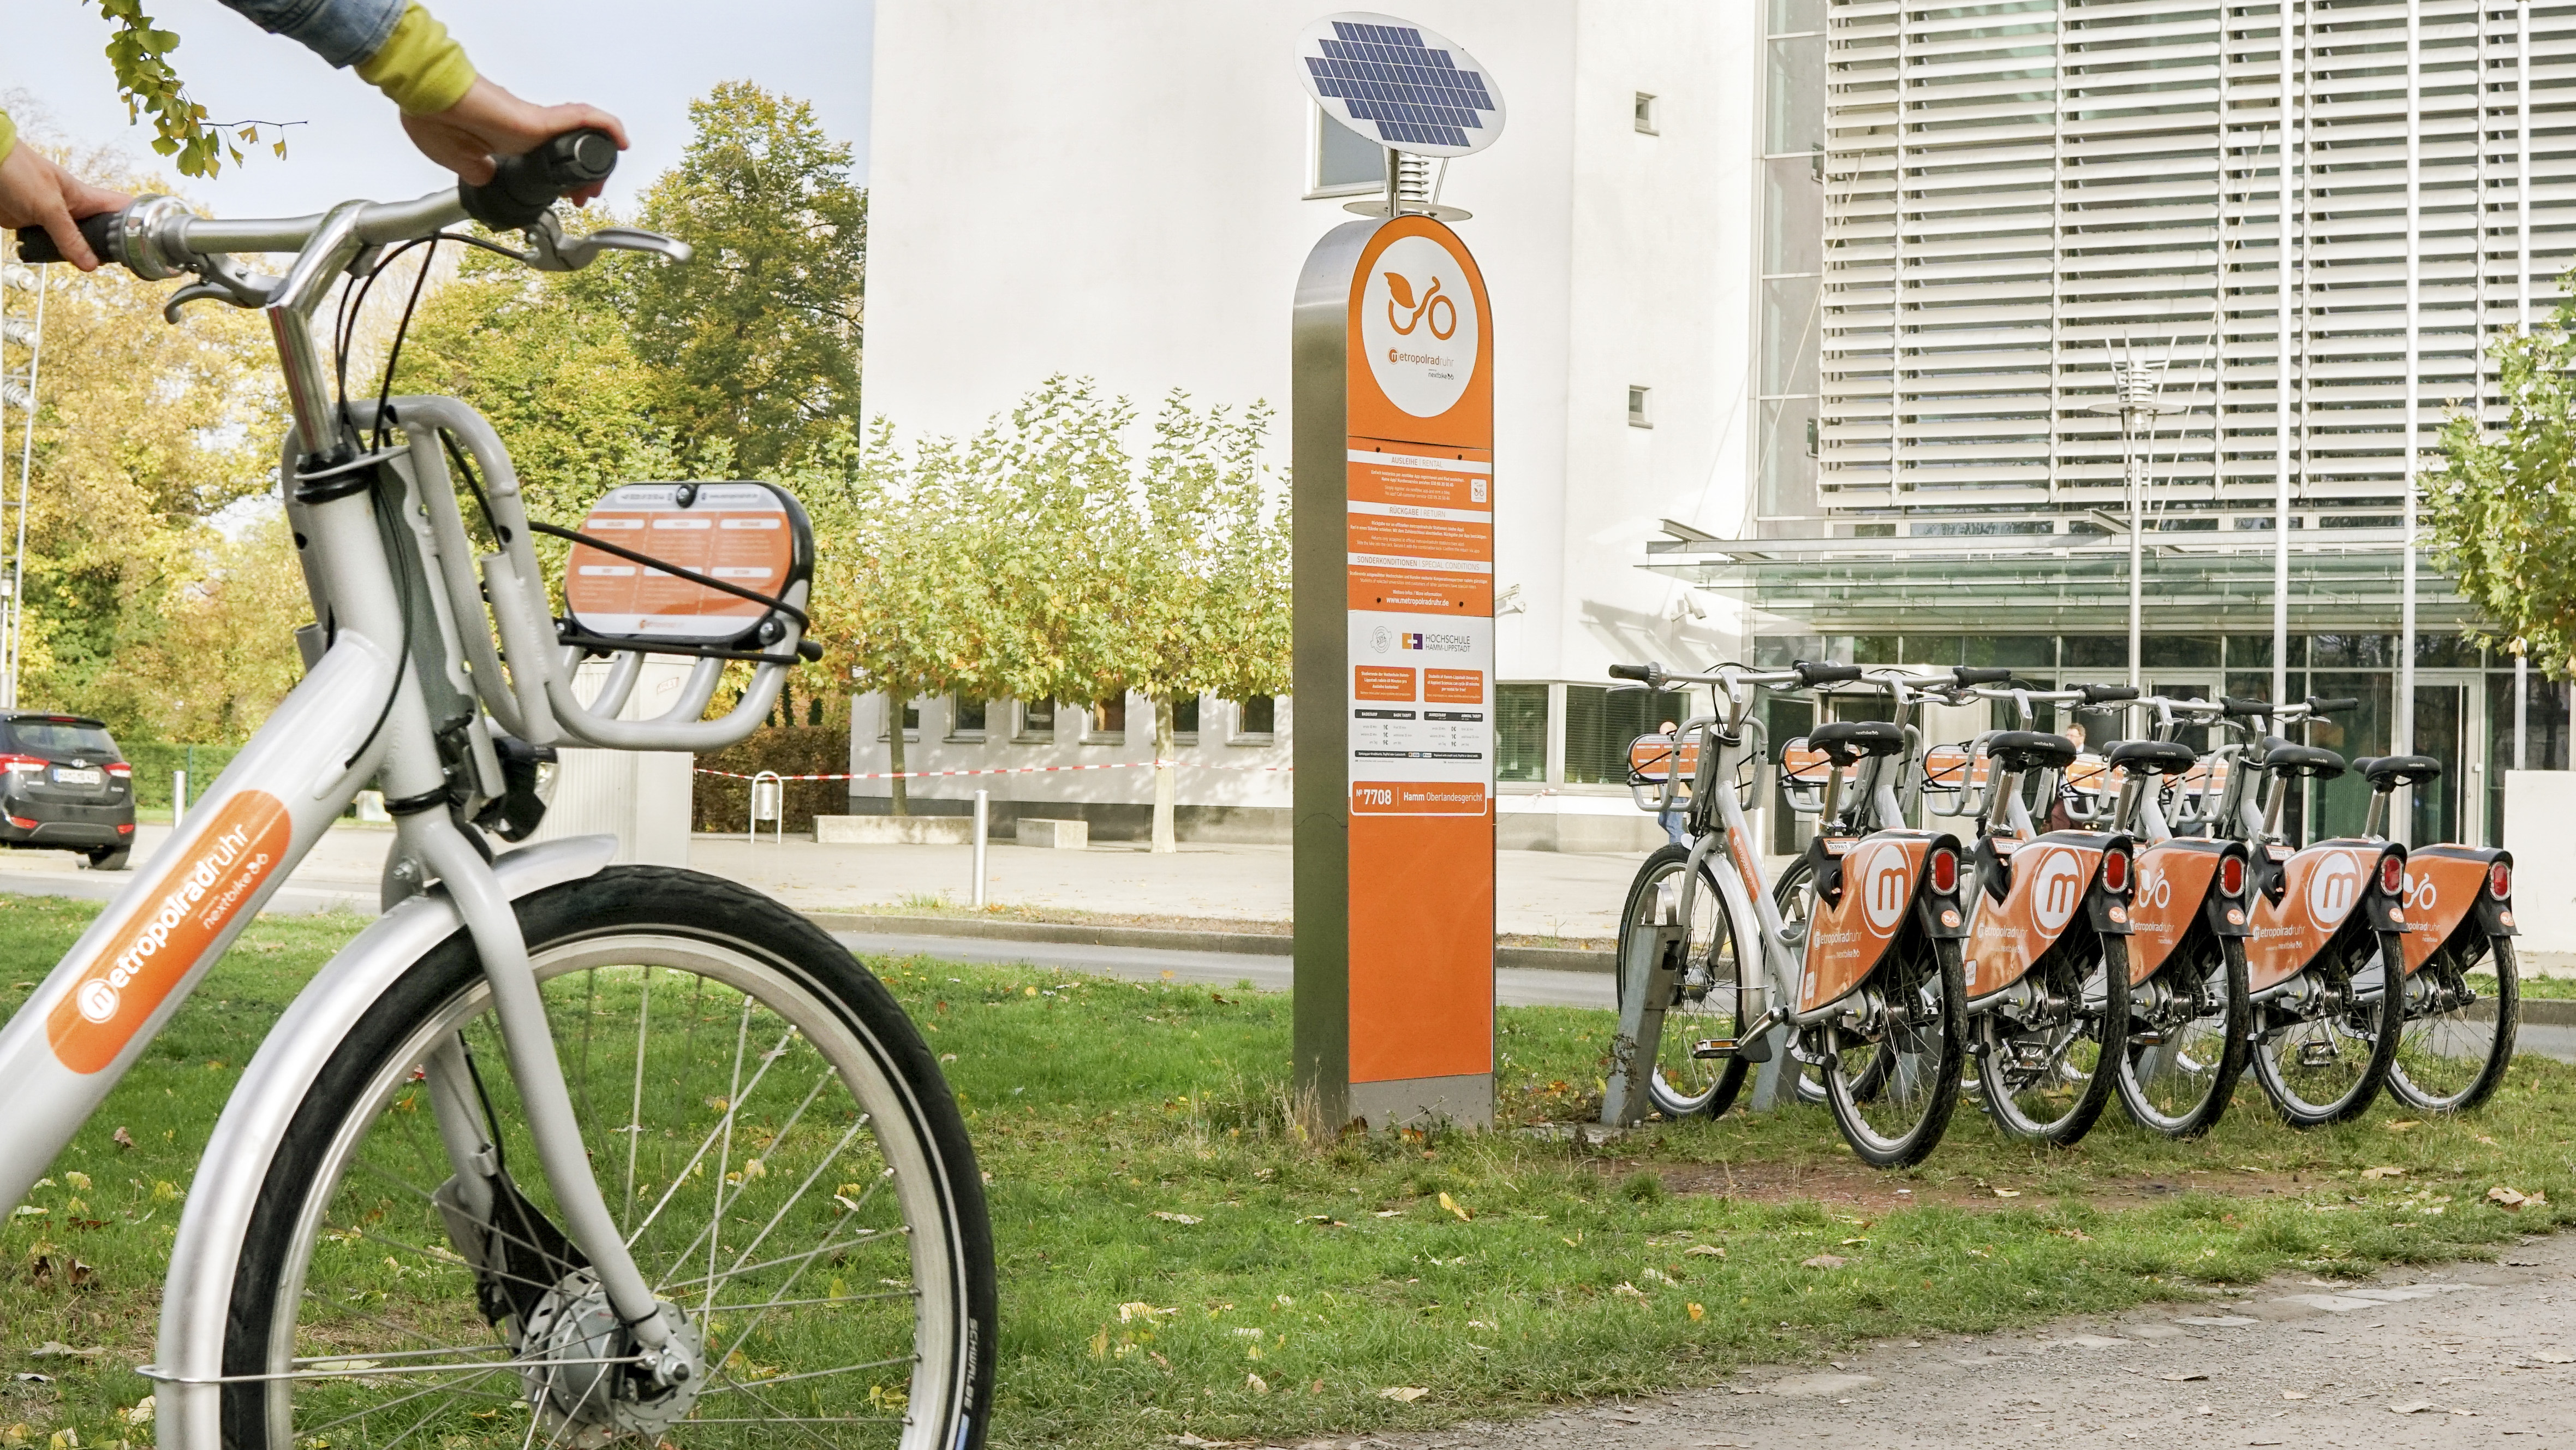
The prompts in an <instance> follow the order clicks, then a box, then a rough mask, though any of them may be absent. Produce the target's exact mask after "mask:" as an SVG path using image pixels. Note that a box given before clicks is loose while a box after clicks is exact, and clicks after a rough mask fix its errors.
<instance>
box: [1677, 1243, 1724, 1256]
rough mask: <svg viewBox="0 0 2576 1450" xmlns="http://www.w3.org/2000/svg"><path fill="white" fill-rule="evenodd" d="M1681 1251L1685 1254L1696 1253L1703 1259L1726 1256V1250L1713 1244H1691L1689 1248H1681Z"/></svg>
mask: <svg viewBox="0 0 2576 1450" xmlns="http://www.w3.org/2000/svg"><path fill="white" fill-rule="evenodd" d="M1682 1252H1683V1253H1685V1254H1696V1255H1698V1256H1699V1257H1701V1258H1704V1259H1722V1258H1725V1257H1726V1250H1724V1249H1721V1248H1719V1247H1717V1246H1716V1245H1715V1244H1693V1245H1691V1246H1690V1247H1689V1248H1686V1249H1684V1250H1682Z"/></svg>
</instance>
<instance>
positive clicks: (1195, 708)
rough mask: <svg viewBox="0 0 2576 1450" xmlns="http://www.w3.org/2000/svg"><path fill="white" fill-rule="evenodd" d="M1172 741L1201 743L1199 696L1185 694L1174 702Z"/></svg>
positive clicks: (1174, 742) (1183, 743)
mask: <svg viewBox="0 0 2576 1450" xmlns="http://www.w3.org/2000/svg"><path fill="white" fill-rule="evenodd" d="M1172 743H1173V744H1175V745H1196V744H1198V743H1199V697H1198V696H1196V695H1185V696H1183V697H1181V698H1180V699H1177V700H1174V701H1173V702H1172Z"/></svg>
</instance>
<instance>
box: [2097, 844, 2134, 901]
mask: <svg viewBox="0 0 2576 1450" xmlns="http://www.w3.org/2000/svg"><path fill="white" fill-rule="evenodd" d="M2102 889H2103V890H2105V891H2108V892H2110V893H2111V894H2112V895H2114V896H2122V895H2126V894H2127V893H2128V890H2129V853H2128V852H2126V851H2106V852H2104V853H2103V855H2102Z"/></svg>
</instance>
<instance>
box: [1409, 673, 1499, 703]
mask: <svg viewBox="0 0 2576 1450" xmlns="http://www.w3.org/2000/svg"><path fill="white" fill-rule="evenodd" d="M1422 698H1423V699H1424V700H1426V701H1429V702H1430V703H1432V704H1434V705H1481V704H1483V703H1485V672H1484V671H1483V670H1424V671H1423V672H1422Z"/></svg>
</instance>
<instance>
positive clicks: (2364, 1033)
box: [2254, 933, 2405, 1128]
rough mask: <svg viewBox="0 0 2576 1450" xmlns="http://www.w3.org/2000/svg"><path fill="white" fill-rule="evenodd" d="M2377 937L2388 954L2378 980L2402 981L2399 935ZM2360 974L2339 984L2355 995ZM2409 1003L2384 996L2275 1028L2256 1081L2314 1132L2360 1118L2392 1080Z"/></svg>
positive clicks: (2257, 1058) (2267, 1036) (2268, 1034)
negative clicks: (2386, 1083)
mask: <svg viewBox="0 0 2576 1450" xmlns="http://www.w3.org/2000/svg"><path fill="white" fill-rule="evenodd" d="M2374 935H2375V937H2376V938H2377V940H2376V941H2375V943H2374V945H2376V947H2377V950H2378V951H2379V953H2380V957H2381V961H2380V963H2379V967H2378V974H2379V979H2380V980H2381V981H2383V982H2385V981H2388V980H2392V979H2396V978H2398V976H2399V974H2400V973H2402V972H2403V970H2404V968H2403V966H2402V964H2401V962H2400V959H2399V947H2398V946H2397V941H2398V938H2397V937H2396V935H2395V934H2393V933H2377V934H2374ZM2360 975H2361V974H2360V973H2358V972H2351V971H2347V972H2344V973H2342V974H2340V980H2339V982H2338V985H2339V986H2340V987H2342V989H2343V990H2345V991H2347V992H2349V991H2351V990H2353V989H2354V987H2355V985H2356V979H2357V978H2358V977H2360ZM2360 985H2367V983H2361V984H2360ZM2404 1004H2405V997H2404V995H2403V994H2402V993H2401V992H2391V991H2381V992H2380V993H2379V996H2378V998H2377V1000H2375V1001H2370V1002H2357V1003H2352V1004H2349V1005H2347V1006H2346V1007H2345V1008H2344V1009H2342V1010H2340V1011H2335V1012H2328V1013H2324V1014H2322V1015H2320V1016H2316V1017H2308V1018H2301V1019H2296V1020H2293V1021H2290V1022H2288V1023H2285V1024H2281V1025H2278V1026H2272V1027H2269V1028H2268V1029H2267V1030H2265V1031H2264V1032H2263V1033H2262V1035H2261V1036H2260V1037H2259V1038H2258V1039H2257V1040H2256V1041H2255V1044H2254V1080H2255V1081H2257V1082H2259V1083H2261V1084H2262V1085H2263V1091H2264V1094H2265V1095H2266V1096H2268V1097H2270V1098H2271V1099H2272V1106H2273V1107H2274V1109H2276V1110H2277V1111H2278V1112H2279V1113H2280V1114H2281V1116H2282V1118H2283V1119H2284V1120H2286V1121H2287V1122H2288V1123H2289V1124H2290V1125H2291V1126H2293V1127H2299V1128H2314V1127H2319V1126H2322V1125H2324V1124H2327V1123H2340V1122H2343V1121H2345V1120H2346V1119H2349V1118H2353V1117H2357V1116H2359V1115H2360V1114H2361V1113H2363V1112H2364V1111H2367V1110H2368V1108H2369V1107H2370V1100H2371V1098H2372V1097H2373V1096H2374V1095H2376V1094H2377V1093H2378V1091H2379V1089H2380V1086H2381V1085H2382V1084H2383V1083H2385V1082H2387V1080H2388V1068H2389V1064H2390V1063H2391V1062H2392V1061H2394V1060H2395V1058H2396V1054H2397V1035H2398V1033H2399V1032H2400V1031H2401V1030H2402V1028H2403V1025H2404V1019H2403V1016H2402V1015H2401V1014H2402V1013H2403V1011H2404ZM2257 1010H2258V1011H2261V1010H2264V1009H2262V1008H2257Z"/></svg>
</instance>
